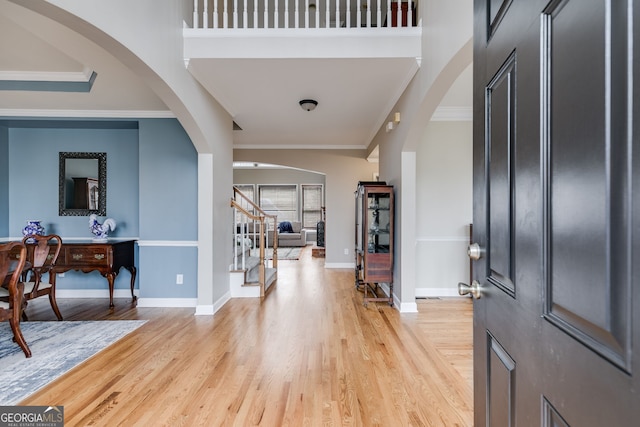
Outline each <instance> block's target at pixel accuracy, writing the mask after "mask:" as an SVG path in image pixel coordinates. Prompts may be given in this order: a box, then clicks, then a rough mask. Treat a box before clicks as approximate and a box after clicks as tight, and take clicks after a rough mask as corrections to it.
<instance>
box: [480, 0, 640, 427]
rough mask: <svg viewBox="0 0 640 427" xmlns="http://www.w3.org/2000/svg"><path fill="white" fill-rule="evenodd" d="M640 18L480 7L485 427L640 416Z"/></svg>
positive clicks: (567, 3)
mask: <svg viewBox="0 0 640 427" xmlns="http://www.w3.org/2000/svg"><path fill="white" fill-rule="evenodd" d="M639 17H640V1H633V0H628V1H627V0H621V1H614V0H551V1H548V0H546V1H542V0H529V1H520V2H518V1H507V0H505V1H496V0H476V2H475V20H474V21H475V24H474V25H475V28H474V34H475V39H474V227H473V234H474V236H473V238H474V241H475V242H477V243H478V244H480V246H481V247H483V248H484V249H485V252H484V256H483V257H482V258H481V259H480V260H478V261H475V262H474V266H473V272H474V279H475V280H477V281H478V282H480V284H481V290H482V292H481V293H482V298H481V299H477V300H475V303H474V318H475V319H474V382H475V387H474V390H475V406H474V408H475V426H477V427H480V426H518V425H519V426H535V425H541V426H558V427H560V426H587V427H590V426H603V425H607V426H616V427H617V426H633V425H637V423H638V419H640V392H639V391H638V390H640V380H639V378H640V374H638V370H640V357H639V354H640V351H638V350H636V348H637V347H638V346H639V345H640V295H639V294H638V293H639V290H640V238H639V237H638V236H639V234H640V191H638V188H640V173H639V172H640V167H639V166H638V165H639V164H640V163H638V161H639V157H638V154H637V152H638V151H640V150H638V149H636V150H635V151H634V150H633V148H634V146H637V143H636V142H635V141H636V140H637V139H638V137H637V136H636V133H637V132H636V129H635V127H636V126H635V123H640V113H639V111H638V110H640V105H636V104H637V100H639V99H640V88H638V86H640V80H639V79H638V78H637V77H638V76H639V71H638V68H639V65H636V63H637V64H640V50H639V47H640V37H638V36H637V35H636V34H637V30H636V29H637V28H640V19H639ZM634 58H638V59H636V60H635V61H634Z"/></svg>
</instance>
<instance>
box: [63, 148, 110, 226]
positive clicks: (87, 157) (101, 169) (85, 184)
mask: <svg viewBox="0 0 640 427" xmlns="http://www.w3.org/2000/svg"><path fill="white" fill-rule="evenodd" d="M59 169H60V177H59V195H58V198H59V203H58V210H59V215H60V216H88V215H91V214H96V215H101V216H104V215H106V214H107V153H79V152H72V153H65V152H62V153H60V165H59Z"/></svg>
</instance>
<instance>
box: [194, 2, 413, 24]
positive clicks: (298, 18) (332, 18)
mask: <svg viewBox="0 0 640 427" xmlns="http://www.w3.org/2000/svg"><path fill="white" fill-rule="evenodd" d="M407 26H413V27H415V26H416V9H415V3H414V2H411V7H409V2H407V1H400V0H194V1H193V28H230V29H249V28H261V29H264V28H276V29H277V28H362V27H365V28H376V27H407Z"/></svg>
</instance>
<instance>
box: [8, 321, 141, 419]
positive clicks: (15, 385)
mask: <svg viewBox="0 0 640 427" xmlns="http://www.w3.org/2000/svg"><path fill="white" fill-rule="evenodd" d="M145 322H146V320H118V321H82V322H65V321H63V322H22V323H21V324H20V328H21V329H22V334H23V335H24V338H25V340H26V341H27V344H29V348H30V349H31V353H32V356H31V358H29V359H27V358H26V357H24V353H23V352H22V349H21V348H20V347H19V346H18V345H17V344H16V343H14V342H13V340H12V338H13V334H12V333H11V328H10V327H9V322H2V323H0V366H2V369H0V406H8V405H15V404H17V403H19V402H20V401H22V400H23V399H25V398H26V397H28V396H29V395H31V394H33V393H35V392H36V391H38V390H39V389H41V388H42V387H44V386H45V385H47V384H49V383H50V382H51V381H53V380H55V379H56V378H58V377H60V376H62V375H63V374H64V373H66V372H68V371H70V370H71V369H72V368H74V367H76V366H78V365H79V364H81V363H82V362H84V361H85V360H87V359H89V358H90V357H92V356H93V355H95V354H97V353H98V352H100V351H101V350H104V349H105V348H107V347H108V346H110V345H111V344H113V343H115V342H116V341H118V340H119V339H121V338H123V337H124V336H125V335H127V334H129V333H130V332H133V331H134V330H136V329H137V328H139V327H140V326H142V325H143V324H144V323H145Z"/></svg>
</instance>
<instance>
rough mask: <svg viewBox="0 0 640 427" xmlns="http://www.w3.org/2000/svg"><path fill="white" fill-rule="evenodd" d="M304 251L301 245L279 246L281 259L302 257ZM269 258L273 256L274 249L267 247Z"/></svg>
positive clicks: (279, 258)
mask: <svg viewBox="0 0 640 427" xmlns="http://www.w3.org/2000/svg"><path fill="white" fill-rule="evenodd" d="M301 253H302V248H299V247H291V248H280V247H279V248H278V260H281V259H300V254H301ZM266 256H267V259H271V258H273V249H272V248H267V254H266Z"/></svg>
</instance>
